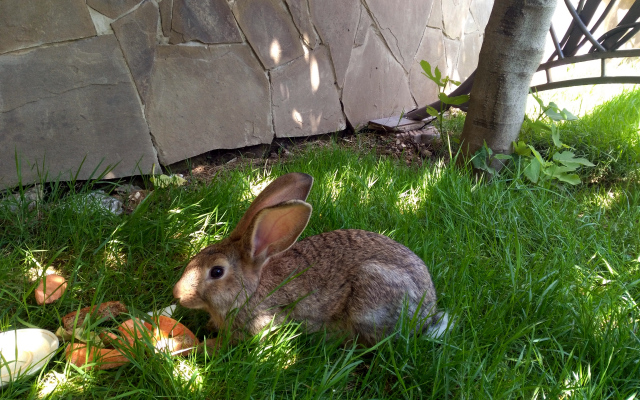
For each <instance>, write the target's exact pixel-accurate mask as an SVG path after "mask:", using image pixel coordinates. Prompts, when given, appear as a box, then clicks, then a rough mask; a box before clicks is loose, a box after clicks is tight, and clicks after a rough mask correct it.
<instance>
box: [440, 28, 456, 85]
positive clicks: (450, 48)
mask: <svg viewBox="0 0 640 400" xmlns="http://www.w3.org/2000/svg"><path fill="white" fill-rule="evenodd" d="M443 39H444V57H445V60H446V61H447V69H446V70H445V71H442V72H443V73H442V76H445V75H446V76H448V77H449V78H451V79H453V80H456V81H459V80H460V75H458V68H457V66H458V54H459V53H460V42H459V41H458V40H452V39H449V38H448V37H446V36H445V37H444V38H443ZM454 88H455V86H453V85H450V86H449V87H447V88H446V91H447V92H450V91H452V90H453V89H454Z"/></svg>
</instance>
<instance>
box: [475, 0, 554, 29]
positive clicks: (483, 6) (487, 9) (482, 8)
mask: <svg viewBox="0 0 640 400" xmlns="http://www.w3.org/2000/svg"><path fill="white" fill-rule="evenodd" d="M493 1H494V0H471V4H470V5H469V12H470V14H471V15H473V20H474V21H475V23H476V25H477V26H478V30H479V31H480V32H484V28H485V27H486V26H487V22H489V16H490V15H491V10H492V9H493ZM558 8H560V7H558ZM562 32H564V31H562Z"/></svg>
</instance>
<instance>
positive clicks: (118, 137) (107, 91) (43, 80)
mask: <svg viewBox="0 0 640 400" xmlns="http://www.w3.org/2000/svg"><path fill="white" fill-rule="evenodd" d="M0 76H3V77H7V79H2V80H0V99H2V102H1V103H0V187H5V186H8V187H10V186H13V185H16V184H17V183H18V176H17V174H16V165H15V161H14V155H15V152H17V153H18V154H19V155H20V158H21V175H22V182H23V183H30V182H36V181H38V180H40V177H39V174H40V175H42V173H43V170H46V171H47V172H48V179H47V180H49V181H50V180H55V179H57V178H58V177H60V179H69V178H70V177H71V176H75V174H76V172H77V171H78V169H80V167H81V165H82V168H81V169H80V171H79V173H78V179H87V178H89V176H90V174H91V173H92V171H93V170H94V169H96V168H97V170H98V172H101V171H103V170H104V169H105V168H106V167H107V166H108V165H111V166H114V168H113V169H112V170H111V172H110V173H109V174H108V175H107V178H116V177H122V176H128V175H133V174H136V173H139V172H143V173H149V172H150V171H151V166H152V164H153V163H157V158H156V155H155V150H154V148H153V145H152V143H151V138H150V136H149V129H148V127H147V124H146V123H145V120H144V118H143V115H142V109H141V105H140V102H139V100H138V96H137V94H136V90H135V86H134V84H133V82H132V80H131V77H130V75H129V71H128V70H127V67H126V65H125V61H124V58H123V57H122V53H121V52H120V49H119V47H118V42H117V40H116V38H115V37H114V36H113V35H111V36H109V35H106V36H98V37H95V38H90V39H84V40H80V41H75V42H69V43H64V44H60V45H55V46H48V47H46V48H39V49H33V50H27V51H22V52H16V53H10V54H4V55H2V56H0ZM43 166H44V167H43Z"/></svg>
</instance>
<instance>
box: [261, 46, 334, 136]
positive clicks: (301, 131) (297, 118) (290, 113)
mask: <svg viewBox="0 0 640 400" xmlns="http://www.w3.org/2000/svg"><path fill="white" fill-rule="evenodd" d="M334 82H335V76H334V74H333V66H332V65H331V59H330V58H329V51H328V49H327V48H326V47H325V46H319V47H318V48H316V50H314V51H312V52H310V53H309V54H308V55H306V56H305V57H301V58H298V59H297V60H295V61H293V62H292V63H290V64H287V65H285V66H283V67H280V68H278V69H276V70H273V71H272V72H271V84H272V88H273V89H272V92H271V96H272V99H273V122H274V127H275V132H276V136H277V137H298V136H309V135H317V134H321V133H327V132H335V131H339V130H343V129H345V127H346V122H345V119H344V114H343V113H342V109H341V106H340V97H339V94H338V89H337V87H336V85H335V84H334Z"/></svg>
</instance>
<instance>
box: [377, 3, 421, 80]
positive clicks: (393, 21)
mask: <svg viewBox="0 0 640 400" xmlns="http://www.w3.org/2000/svg"><path fill="white" fill-rule="evenodd" d="M432 3H433V0H416V1H407V2H404V4H403V7H402V9H401V10H398V4H397V3H396V2H391V1H388V0H366V4H367V6H368V8H369V11H370V12H371V16H373V19H374V20H375V21H376V23H377V25H378V27H379V28H380V33H382V36H383V37H384V39H385V41H386V42H387V45H388V46H389V48H390V49H391V51H392V52H393V54H394V55H395V57H396V59H398V61H399V62H400V63H401V64H402V66H403V68H404V69H405V70H407V71H408V70H409V69H410V68H411V63H412V62H413V57H414V55H415V54H416V51H417V50H418V46H419V45H420V39H421V38H422V34H423V32H424V28H425V25H426V24H427V18H428V16H429V11H430V10H431V6H432Z"/></svg>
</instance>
